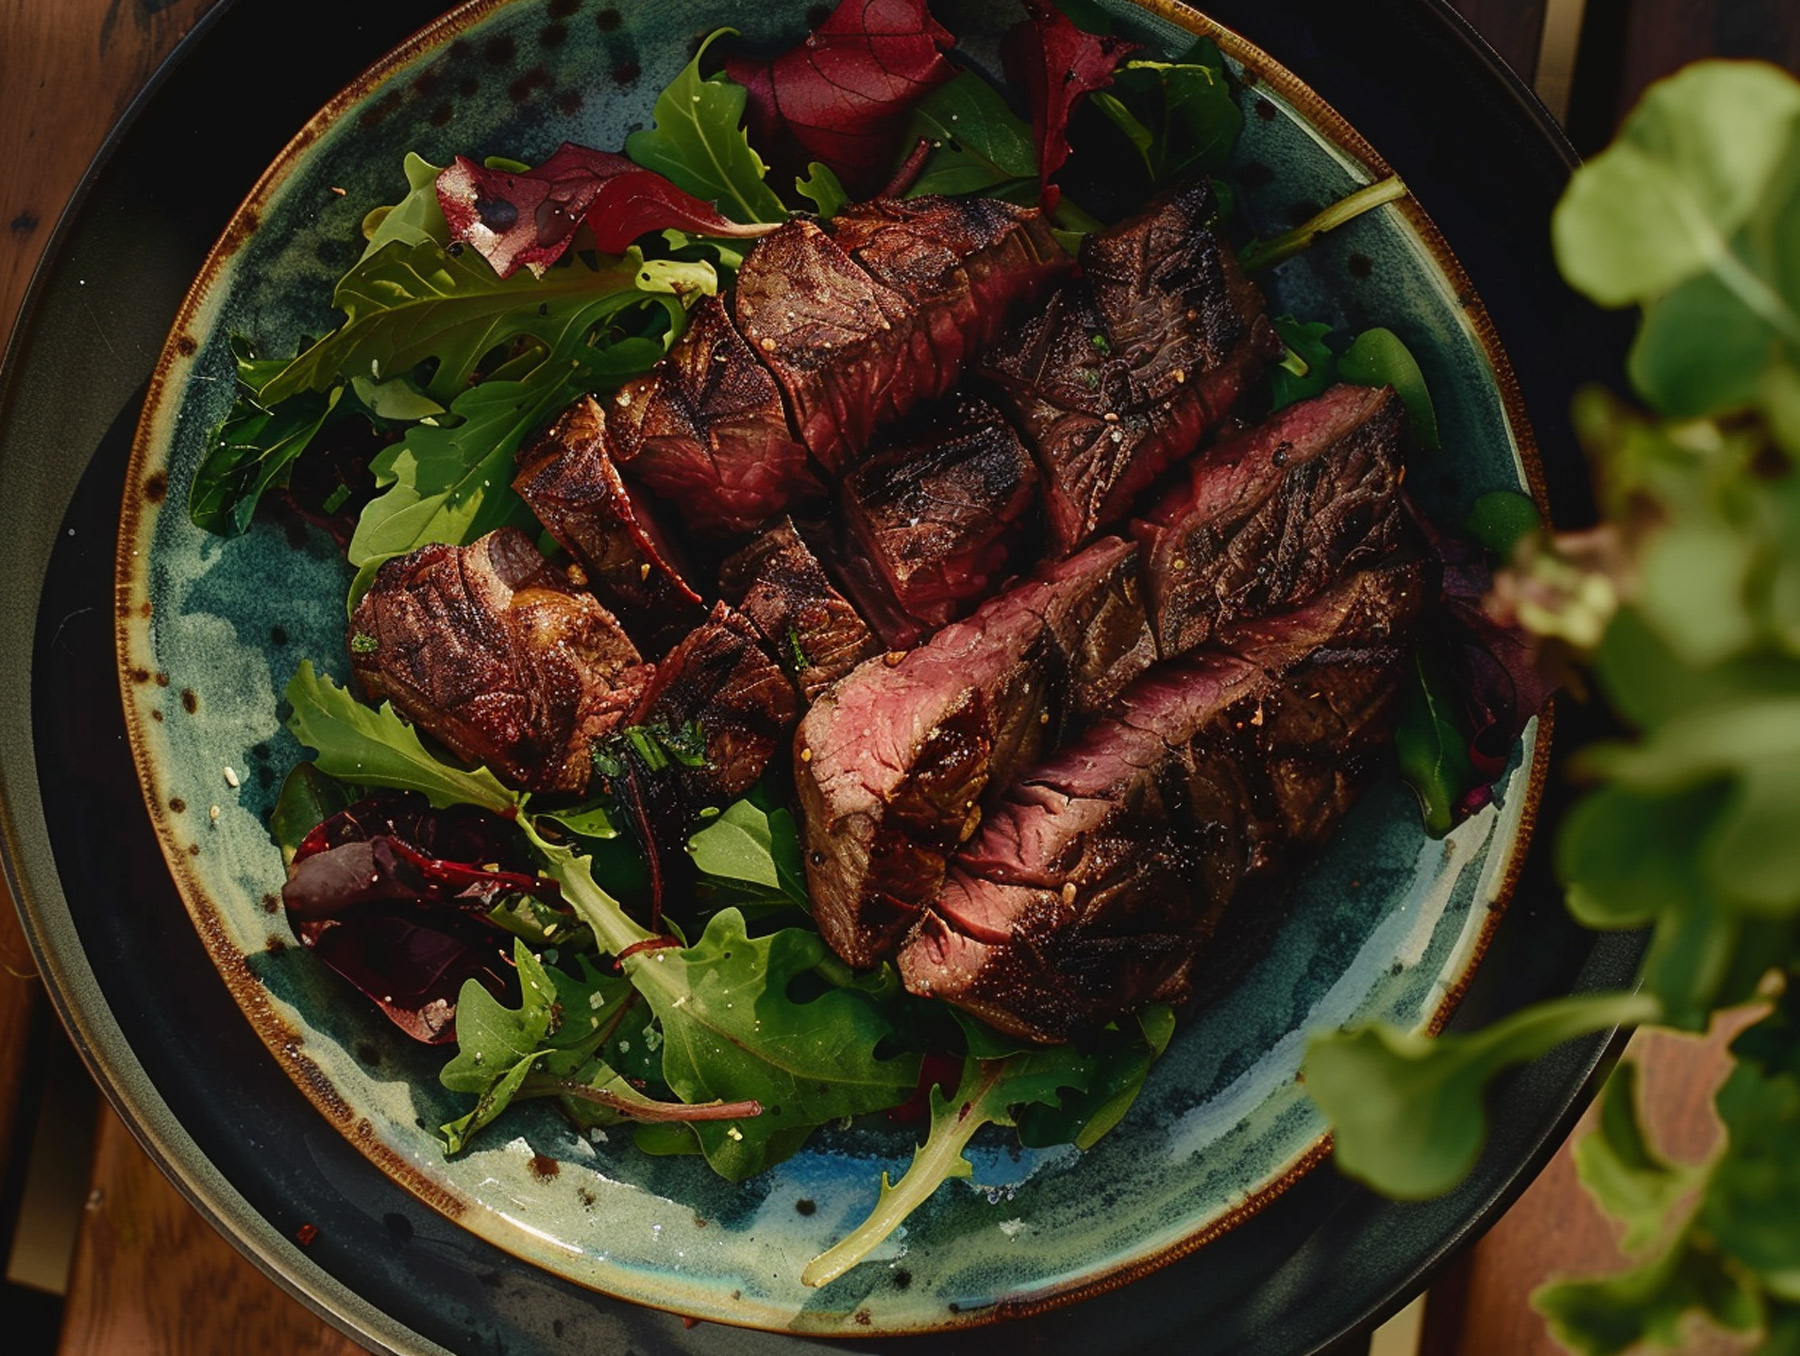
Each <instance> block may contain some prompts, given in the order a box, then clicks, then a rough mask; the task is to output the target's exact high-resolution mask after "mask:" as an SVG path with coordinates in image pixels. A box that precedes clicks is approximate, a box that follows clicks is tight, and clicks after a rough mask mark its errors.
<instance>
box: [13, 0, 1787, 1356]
mask: <svg viewBox="0 0 1800 1356" xmlns="http://www.w3.org/2000/svg"><path fill="white" fill-rule="evenodd" d="M212 3H214V0H0V220H4V221H5V222H6V223H7V229H6V234H5V236H4V238H3V239H0V334H6V333H9V332H10V330H11V326H12V323H13V318H14V315H15V313H16V311H17V309H18V307H19V304H20V302H21V301H22V299H23V296H24V292H25V287H26V284H27V281H28V279H29V277H30V274H31V270H32V268H33V266H34V265H35V263H36V261H37V258H38V256H39V254H40V253H41V251H42V249H43V244H44V241H45V240H46V239H47V237H48V235H49V233H50V230H51V228H52V226H53V224H54V222H55V221H56V218H57V215H58V213H59V212H60V211H61V209H62V207H63V204H64V203H65V202H66V201H67V199H68V198H69V195H70V194H71V193H72V191H73V190H74V187H75V185H76V183H77V181H78V179H79V178H80V175H81V172H82V170H83V169H84V168H85V166H86V165H87V163H88V161H89V159H90V158H91V157H92V155H93V153H94V151H95V150H96V148H97V147H98V146H99V144H100V141H101V139H102V137H103V136H104V135H105V133H106V130H107V129H108V127H110V126H111V125H112V123H113V121H114V120H115V119H116V118H117V117H118V115H119V114H120V113H121V112H122V111H123V109H124V108H125V107H126V105H127V104H128V103H129V102H130V99H131V97H132V96H133V95H134V94H135V93H136V92H137V91H138V90H139V89H140V88H141V87H142V86H143V84H144V82H145V81H146V80H147V79H148V78H149V76H150V74H151V73H152V72H153V71H154V70H155V68H156V66H157V63H158V62H159V61H160V60H161V59H162V57H163V56H164V55H165V54H166V53H167V52H168V51H169V50H170V49H171V48H172V47H173V46H174V44H175V43H176V42H177V41H178V40H179V39H180V38H181V37H182V35H183V34H184V33H186V32H187V31H188V30H189V29H190V28H191V27H192V26H193V24H194V23H195V22H196V21H197V20H198V19H199V18H200V16H201V15H202V14H203V13H205V11H206V10H207V9H208V8H209V6H210V5H211V4H212ZM1455 3H1456V7H1457V8H1458V9H1460V10H1461V11H1462V12H1463V13H1464V14H1465V15H1466V16H1468V18H1469V19H1470V20H1471V21H1472V22H1474V24H1475V25H1476V26H1477V27H1478V28H1479V29H1480V30H1481V31H1482V33H1483V34H1484V35H1485V36H1487V37H1488V39H1489V41H1490V42H1492V43H1493V45H1494V46H1495V48H1496V49H1497V50H1498V51H1499V52H1500V53H1501V55H1502V56H1504V57H1505V58H1506V59H1507V60H1508V61H1509V62H1511V63H1512V64H1513V66H1514V67H1515V68H1516V69H1517V70H1519V71H1520V72H1521V74H1523V75H1524V76H1525V77H1526V78H1527V79H1528V80H1530V79H1532V78H1534V77H1538V76H1540V75H1541V77H1542V83H1541V85H1540V88H1541V89H1542V90H1543V92H1545V93H1546V95H1547V96H1548V98H1549V100H1550V102H1551V103H1552V105H1553V106H1555V107H1557V108H1558V111H1559V112H1563V111H1566V115H1567V116H1566V123H1567V126H1568V127H1569V129H1570V133H1571V136H1572V137H1573V139H1574V140H1575V141H1576V144H1577V145H1578V146H1579V147H1581V148H1582V149H1584V150H1592V149H1594V148H1596V147H1598V146H1599V145H1601V144H1603V143H1604V141H1605V140H1606V139H1607V138H1608V137H1609V136H1610V135H1611V132H1612V130H1613V127H1614V126H1615V124H1616V120H1617V117H1618V114H1619V112H1620V110H1621V109H1623V108H1625V107H1627V106H1629V104H1630V102H1631V101H1632V100H1634V99H1635V97H1636V96H1637V94H1638V92H1639V91H1641V90H1642V88H1643V87H1644V86H1645V85H1646V84H1647V83H1649V81H1651V80H1652V79H1655V78H1656V77H1658V76H1660V75H1663V74H1666V73H1668V72H1669V71H1671V70H1673V69H1674V68H1675V67H1676V66H1677V65H1679V64H1681V63H1682V62H1683V61H1685V60H1689V59H1692V58H1693V57H1696V56H1699V55H1702V54H1703V53H1706V52H1709V51H1711V52H1718V53H1721V54H1724V55H1732V56H1750V55H1756V56H1763V57H1767V58H1770V59H1773V60H1777V61H1781V62H1783V63H1784V64H1786V65H1787V66H1788V67H1789V68H1790V69H1796V70H1800V13H1797V12H1796V11H1797V10H1800V7H1796V6H1793V5H1786V6H1783V5H1779V4H1775V3H1770V2H1768V0H1635V2H1634V0H1587V3H1586V4H1585V5H1584V4H1583V3H1582V0H1455ZM1546 35H1548V36H1546ZM1577 36H1579V39H1580V41H1579V44H1578V45H1577V44H1576V43H1575V42H1574V39H1575V38H1576V37H1577ZM1540 62H1541V66H1542V68H1541V70H1540ZM51 1026H52V1024H50V1023H49V1019H48V1018H47V1014H46V1012H45V1008H44V997H43V993H42V989H41V986H40V985H39V983H38V981H37V980H36V978H35V976H34V975H33V974H32V973H31V966H30V959H29V956H28V955H27V953H26V950H25V945H24V941H23V938H22V937H21V935H20V933H19V928H18V922H17V919H16V918H15V917H14V915H13V911H12V909H11V908H10V907H0V1145H14V1146H24V1145H25V1144H26V1143H27V1141H28V1139H29V1136H28V1134H27V1133H26V1132H27V1131H28V1130H29V1129H30V1127H29V1126H28V1125H25V1124H22V1123H21V1118H20V1117H19V1116H18V1114H17V1113H18V1111H19V1109H20V1108H21V1107H25V1108H27V1109H28V1110H35V1109H36V1108H38V1107H40V1106H42V1105H43V1098H44V1094H45V1083H46V1080H47V1079H51V1078H53V1077H54V1075H55V1071H56V1070H57V1069H59V1068H66V1067H67V1061H66V1059H65V1060H63V1061H61V1062H59V1061H58V1060H57V1059H56V1058H54V1051H55V1048H56V1047H55V1041H56V1039H57V1037H59V1036H60V1032H56V1031H53V1030H52V1029H51ZM34 1033H35V1035H34ZM1719 1043H1720V1042H1719V1041H1718V1040H1716V1039H1715V1040H1714V1041H1712V1042H1710V1043H1708V1042H1698V1041H1681V1040H1675V1039H1673V1038H1658V1039H1656V1040H1653V1041H1643V1042H1640V1043H1639V1044H1638V1045H1637V1046H1636V1048H1635V1053H1636V1055H1637V1056H1638V1057H1640V1058H1641V1059H1642V1060H1643V1061H1644V1063H1645V1066H1646V1082H1647V1084H1648V1089H1649V1098H1650V1102H1651V1106H1652V1111H1653V1116H1654V1119H1655V1120H1656V1121H1657V1122H1658V1123H1659V1124H1660V1125H1661V1127H1662V1128H1663V1130H1664V1133H1665V1136H1666V1139H1667V1143H1668V1147H1669V1148H1670V1150H1671V1151H1672V1152H1674V1153H1676V1154H1678V1155H1697V1154H1699V1153H1700V1152H1703V1151H1704V1149H1705V1147H1706V1146H1707V1144H1708V1143H1710V1141H1711V1137H1712V1136H1713V1134H1714V1133H1715V1129H1716V1126H1715V1123H1714V1121H1713V1120H1712V1118H1711V1113H1710V1110H1709V1106H1708V1099H1709V1094H1710V1090H1711V1087H1712V1085H1713V1083H1714V1082H1715V1081H1716V1079H1717V1077H1718V1070H1719V1057H1718V1048H1719ZM77 1077H79V1075H77ZM77 1091H78V1092H79V1091H80V1089H77ZM76 1104H77V1105H82V1104H85V1105H86V1106H88V1107H92V1106H94V1105H95V1102H94V1099H93V1098H92V1096H91V1094H89V1096H88V1097H87V1099H86V1101H85V1103H83V1102H82V1099H81V1098H79V1097H77V1098H76ZM95 1114H96V1115H97V1122H98V1124H97V1130H96V1133H95V1138H94V1141H93V1142H94V1150H93V1158H92V1165H91V1170H90V1172H89V1177H88V1182H89V1190H88V1193H87V1195H86V1198H85V1208H84V1210H83V1213H82V1218H81V1222H80V1226H79V1231H78V1240H77V1246H76V1248H75V1252H74V1261H73V1266H72V1268H71V1270H70V1273H69V1275H68V1278H67V1287H66V1289H67V1294H66V1299H65V1300H64V1302H63V1303H62V1304H61V1305H60V1306H59V1305H57V1304H56V1303H55V1302H54V1300H51V1301H46V1302H44V1303H38V1304H34V1303H31V1302H29V1301H28V1299H27V1298H26V1297H24V1296H23V1295H22V1293H21V1292H19V1291H18V1288H17V1287H10V1286H9V1287H7V1290H6V1294H7V1297H8V1298H7V1300H6V1301H5V1303H6V1304H7V1305H8V1306H9V1307H10V1309H11V1310H12V1311H13V1312H7V1311H6V1310H0V1326H3V1327H5V1329H6V1330H7V1331H8V1332H9V1349H11V1350H14V1351H26V1350H31V1351H44V1352H48V1351H51V1350H56V1351H58V1352H60V1353H61V1354H62V1356H135V1353H163V1352H169V1353H183V1354H184V1356H228V1354H229V1356H237V1353H240V1352H243V1351H269V1352H280V1353H292V1354H294V1356H312V1354H315V1353H316V1354H317V1356H327V1354H328V1353H350V1352H355V1351H358V1350H360V1348H359V1347H357V1346H356V1345H355V1344H353V1343H351V1342H350V1341H349V1340H348V1339H346V1338H344V1337H342V1336H341V1335H339V1334H338V1333H337V1332H335V1331H334V1330H333V1329H331V1328H330V1327H328V1326H327V1325H326V1324H324V1323H323V1322H322V1321H320V1320H319V1319H318V1318H316V1317H314V1316H313V1315H312V1314H311V1313H310V1312H309V1311H307V1310H306V1309H305V1308H303V1307H302V1306H301V1305H299V1304H297V1303H296V1302H295V1301H293V1300H292V1299H291V1298H290V1297H288V1296H287V1295H286V1294H284V1293H283V1292H281V1291H280V1290H279V1289H277V1288H276V1287H275V1286H274V1285H273V1284H272V1283H271V1282H269V1281H268V1280H267V1279H266V1278H264V1277H263V1276H262V1275H261V1274H260V1273H259V1272H257V1271H256V1270H255V1268H253V1267H252V1266H251V1265H250V1264H249V1263H248V1262H247V1261H245V1260H244V1259H243V1258H242V1257H240V1256H239V1254H238V1253H237V1251H236V1250H235V1249H234V1248H233V1247H232V1246H231V1245H230V1244H228V1243H227V1242H225V1241H224V1239H222V1238H221V1237H219V1236H218V1235H217V1234H216V1233H214V1232H213V1230H212V1229H211V1228H210V1227H209V1226H208V1225H207V1224H205V1223H204V1222H203V1221H202V1220H201V1219H200V1217H199V1216H198V1215H196V1214H195V1213H194V1212H193V1211H192V1210H191V1209H190V1208H189V1207H188V1205H187V1204H186V1202H185V1201H183V1200H182V1198H181V1197H180V1196H179V1195H177V1193H176V1192H175V1190H174V1189H173V1188H172V1187H171V1186H170V1185H169V1184H168V1183H167V1182H166V1181H165V1180H164V1179H163V1177H162V1176H161V1175H160V1173H158V1172H157V1170H156V1169H155V1168H154V1167H153V1166H152V1165H151V1164H150V1162H149V1160H148V1159H146V1158H145V1157H144V1155H143V1153H142V1152H141V1151H140V1150H139V1148H138V1146H137V1144H136V1142H135V1141H134V1140H133V1139H132V1138H131V1135H130V1133H129V1132H128V1131H127V1130H126V1129H125V1128H124V1126H123V1125H122V1124H121V1123H120V1122H119V1121H118V1119H117V1118H116V1117H115V1116H114V1115H113V1114H112V1112H111V1111H110V1109H107V1108H105V1107H104V1106H101V1107H100V1108H99V1110H98V1111H97V1113H95ZM24 1158H25V1154H24V1153H23V1151H22V1149H21V1150H20V1151H17V1152H14V1153H13V1154H11V1155H10V1156H9V1161H10V1162H11V1163H12V1164H13V1169H12V1170H11V1171H9V1173H8V1174H7V1186H6V1189H5V1190H4V1191H0V1211H5V1212H7V1213H6V1214H5V1216H4V1217H0V1242H3V1241H5V1240H7V1239H9V1238H10V1236H11V1234H12V1231H13V1228H14V1225H15V1220H14V1218H13V1217H12V1212H13V1211H14V1210H15V1209H16V1206H17V1197H18V1180H19V1172H18V1168H19V1167H20V1165H21V1164H22V1161H23V1159H24ZM1616 1258H1617V1254H1616V1251H1615V1249H1614V1247H1613V1242H1612V1236H1611V1234H1610V1232H1609V1230H1608V1227H1607V1225H1606V1224H1605V1222H1604V1221H1603V1220H1601V1219H1600V1218H1599V1216H1598V1215H1597V1214H1596V1212H1595V1211H1594V1210H1593V1208H1592V1207H1591V1206H1590V1205H1589V1203H1588V1201H1587V1198H1586V1197H1585V1195H1583V1194H1582V1192H1581V1191H1580V1190H1579V1188H1578V1187H1577V1185H1576V1183H1575V1180H1574V1169H1573V1167H1572V1164H1571V1161H1570V1158H1569V1153H1568V1149H1567V1147H1566V1146H1565V1148H1564V1149H1563V1151H1562V1152H1561V1153H1560V1154H1559V1155H1558V1156H1557V1158H1556V1159H1555V1161H1554V1162H1553V1163H1552V1165H1551V1166H1550V1168H1549V1169H1548V1170H1547V1171H1546V1172H1545V1173H1544V1175H1543V1176H1542V1177H1541V1178H1540V1179H1539V1181H1538V1182H1537V1183H1536V1184H1535V1185H1534V1186H1533V1187H1532V1188H1531V1189H1530V1190H1529V1191H1528V1192H1527V1193H1526V1194H1525V1196H1524V1197H1523V1198H1522V1199H1521V1200H1520V1201H1519V1203H1518V1204H1517V1205H1516V1206H1515V1207H1514V1208H1513V1210H1512V1211H1511V1212H1510V1213H1509V1214H1508V1215H1507V1216H1506V1217H1505V1218H1504V1219H1503V1220H1502V1221H1501V1222H1500V1223H1499V1225H1498V1226H1496V1227H1495V1228H1494V1229H1493V1230H1492V1231H1491V1232H1490V1233H1489V1234H1488V1235H1487V1237H1486V1238H1485V1239H1483V1240H1482V1241H1481V1242H1480V1243H1479V1244H1478V1245H1476V1246H1475V1247H1474V1248H1472V1249H1471V1250H1469V1251H1468V1252H1467V1253H1465V1254H1464V1255H1463V1256H1462V1257H1461V1258H1460V1259H1459V1260H1458V1261H1457V1262H1455V1263H1454V1264H1452V1266H1451V1267H1450V1268H1449V1269H1448V1270H1447V1272H1446V1273H1445V1274H1444V1275H1443V1276H1441V1277H1440V1278H1439V1280H1438V1282H1437V1284H1436V1285H1435V1286H1434V1288H1433V1291H1432V1294H1431V1297H1430V1300H1429V1303H1428V1305H1427V1307H1426V1310H1425V1316H1424V1323H1423V1333H1422V1337H1410V1338H1401V1339H1399V1344H1400V1345H1401V1346H1402V1347H1403V1348H1404V1347H1412V1346H1416V1347H1417V1349H1418V1350H1420V1351H1422V1352H1423V1353H1425V1356H1538V1353H1550V1352H1553V1351H1555V1350H1556V1348H1555V1347H1554V1345H1553V1344H1552V1343H1551V1342H1550V1341H1549V1339H1548V1338H1547V1337H1546V1336H1545V1335H1544V1333H1543V1331H1542V1327H1541V1325H1540V1324H1539V1322H1538V1320H1537V1319H1536V1318H1535V1316H1533V1315H1532V1314H1531V1313H1530V1312H1529V1311H1528V1310H1527V1308H1526V1304H1525V1296H1526V1294H1527V1293H1528V1292H1529V1290H1530V1289H1531V1288H1532V1287H1533V1286H1534V1285H1535V1284H1537V1283H1538V1282H1539V1281H1541V1280H1542V1279H1543V1278H1544V1277H1546V1276H1547V1275H1550V1274H1553V1273H1559V1272H1560V1273H1568V1272H1584V1271H1597V1270H1601V1269H1604V1268H1606V1267H1608V1266H1610V1265H1612V1264H1613V1263H1614V1262H1615V1261H1616ZM31 1317H36V1318H37V1319H38V1320H39V1323H40V1326H43V1325H53V1326H54V1328H57V1329H59V1332H58V1331H49V1332H34V1331H32V1329H31V1324H30V1323H29V1322H28V1321H27V1320H28V1319H29V1318H31ZM13 1342H18V1343H20V1345H17V1346H14V1345H12V1343H13ZM1395 1345H1396V1339H1395V1338H1394V1337H1393V1336H1392V1335H1390V1336H1389V1338H1388V1339H1386V1340H1385V1341H1384V1347H1385V1348H1386V1349H1388V1350H1392V1349H1393V1348H1394V1346H1395ZM1692 1349H1693V1350H1695V1351H1701V1350H1705V1351H1709V1352H1710V1351H1712V1350H1715V1349H1716V1350H1720V1351H1724V1350H1728V1349H1732V1348H1728V1347H1726V1346H1723V1345H1720V1346H1717V1347H1714V1346H1704V1347H1703V1346H1699V1345H1697V1346H1695V1347H1694V1348H1692Z"/></svg>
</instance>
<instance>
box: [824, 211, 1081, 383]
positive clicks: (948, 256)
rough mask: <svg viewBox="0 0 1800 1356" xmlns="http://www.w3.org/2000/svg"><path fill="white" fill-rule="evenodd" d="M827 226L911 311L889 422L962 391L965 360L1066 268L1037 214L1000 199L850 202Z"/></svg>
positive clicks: (1060, 251)
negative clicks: (919, 403) (917, 403)
mask: <svg viewBox="0 0 1800 1356" xmlns="http://www.w3.org/2000/svg"><path fill="white" fill-rule="evenodd" d="M830 229H831V235H832V239H833V240H835V241H836V242H837V244H838V246H839V248H841V249H843V250H844V251H845V252H846V253H848V254H849V255H850V257H851V258H852V259H854V260H856V262H857V263H859V264H861V265H862V266H863V268H865V269H867V270H868V272H869V275H870V276H871V277H873V278H874V279H875V281H876V282H878V283H880V284H881V285H882V286H883V287H886V288H889V289H891V290H892V291H893V292H895V293H896V294H898V295H899V296H902V297H904V298H906V300H907V301H908V302H909V303H910V304H911V305H912V307H913V308H914V314H913V322H912V326H911V329H910V331H909V333H908V334H907V335H905V336H904V338H905V340H906V347H905V350H904V353H903V354H901V353H898V352H896V353H895V354H894V355H893V358H894V366H893V368H892V371H891V373H890V375H891V376H892V377H893V378H895V379H896V381H895V384H892V385H889V386H887V388H886V390H885V391H884V399H886V400H887V401H888V403H889V404H890V405H891V408H887V409H885V410H884V415H885V416H886V417H899V416H900V415H902V414H904V413H905V411H906V409H907V408H909V407H910V404H911V402H912V401H913V400H922V399H933V398H935V397H936V396H938V395H942V394H944V393H946V392H948V391H950V390H952V389H954V388H955V387H956V386H957V385H959V384H960V382H961V378H962V373H963V369H964V367H965V365H966V364H967V363H968V361H969V360H970V359H971V358H972V357H973V356H974V355H976V354H978V353H981V352H982V351H984V350H985V349H987V348H988V347H989V346H990V345H992V344H993V343H994V342H995V341H996V340H997V339H999V337H1000V336H1001V335H1002V334H1003V333H1005V331H1006V329H1007V328H1008V327H1009V325H1010V324H1011V322H1012V321H1013V320H1014V319H1015V318H1016V317H1017V314H1018V312H1019V310H1020V309H1021V308H1022V307H1025V306H1028V305H1030V304H1031V303H1032V302H1034V301H1036V300H1037V299H1038V298H1040V297H1041V296H1043V295H1044V294H1045V293H1046V292H1047V291H1048V290H1049V289H1050V287H1051V286H1052V285H1053V284H1054V283H1055V282H1056V281H1058V280H1059V279H1060V278H1061V277H1062V276H1063V275H1064V274H1065V273H1067V272H1068V270H1069V264H1070V260H1069V257H1068V255H1067V254H1066V253H1065V252H1064V251H1063V248H1062V246H1061V245H1059V244H1058V243H1057V240H1056V237H1055V236H1054V235H1053V234H1052V233H1051V231H1050V222H1049V220H1048V219H1047V218H1046V217H1045V216H1044V214H1043V213H1042V212H1040V211H1038V210H1037V209H1035V208H1026V207H1016V206H1014V205H1013V204H1012V203H1008V202H1001V201H1000V200H999V199H997V198H947V197H940V196H937V195H934V194H933V195H926V196H924V197H919V198H880V199H877V200H875V201H873V202H863V203H853V204H851V205H850V206H848V207H846V208H844V210H843V211H841V212H839V213H838V214H837V215H836V216H835V217H833V218H832V220H831V228H830ZM915 384H916V386H917V388H918V389H917V391H913V390H910V389H909V387H910V386H912V385H915Z"/></svg>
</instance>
